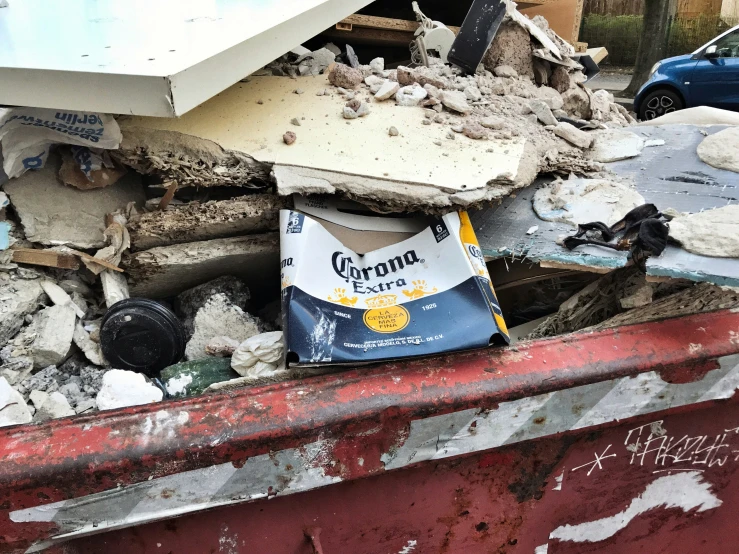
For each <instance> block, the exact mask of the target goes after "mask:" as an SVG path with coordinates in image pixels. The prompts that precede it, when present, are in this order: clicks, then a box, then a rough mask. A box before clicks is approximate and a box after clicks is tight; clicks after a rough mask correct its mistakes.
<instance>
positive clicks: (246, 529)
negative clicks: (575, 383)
mask: <svg viewBox="0 0 739 554" xmlns="http://www.w3.org/2000/svg"><path fill="white" fill-rule="evenodd" d="M737 470H739V401H738V400H737V399H732V400H730V401H728V402H716V403H704V404H702V405H700V407H699V408H697V407H696V406H692V407H688V408H683V409H681V410H671V411H670V412H661V413H658V414H653V415H651V416H642V417H638V418H632V419H630V420H629V421H626V422H622V423H620V424H618V425H615V426H609V427H601V428H597V429H588V430H580V431H573V432H569V433H566V434H564V435H560V436H554V437H552V436H550V437H546V438H542V439H537V440H534V441H528V442H525V443H520V444H516V445H511V446H506V447H502V448H499V449H496V450H493V451H485V452H479V453H476V454H473V455H467V456H463V457H458V458H453V459H448V460H441V461H432V462H426V463H423V464H417V465H414V466H412V467H410V468H406V469H403V470H400V471H396V472H388V473H385V474H381V475H377V476H373V477H369V478H366V479H360V480H355V481H350V482H344V483H340V484H337V485H334V486H331V487H326V488H322V489H317V490H313V491H310V492H304V493H300V494H297V495H295V496H291V497H284V498H274V499H269V500H267V499H265V500H260V501H257V502H253V503H249V504H241V505H234V506H230V507H223V508H218V509H216V510H213V511H210V512H207V513H201V514H197V515H192V516H186V517H183V518H179V519H175V520H170V521H165V522H158V523H153V524H149V525H145V526H141V527H135V528H130V529H125V530H122V531H117V532H112V533H106V534H102V535H97V536H94V537H88V538H85V539H80V540H78V541H75V542H73V543H69V544H67V545H65V552H67V554H84V553H88V552H107V553H108V554H117V553H119V552H120V553H125V552H134V551H135V552H140V553H161V552H231V553H239V552H242V553H246V552H248V553H250V554H263V553H264V554H283V553H284V554H288V553H290V554H310V553H313V552H314V550H313V548H314V546H313V545H317V546H318V547H319V548H320V550H315V551H319V552H323V553H324V554H334V553H347V552H351V553H352V554H377V553H386V552H389V553H399V554H400V553H403V554H409V553H412V552H418V553H424V554H430V553H455V552H458V553H461V552H465V553H488V552H501V553H522V554H523V553H526V554H531V553H536V554H544V553H546V554H560V553H566V554H584V553H590V552H599V553H606V554H627V553H628V554H631V553H634V552H647V553H649V554H658V553H670V554H672V553H675V552H712V553H716V554H733V553H735V552H736V551H737V546H736V545H737V544H739V526H737V525H736V524H735V522H736V516H737V514H738V513H739V474H738V473H737ZM311 535H312V536H313V537H314V539H313V541H311V539H310V538H309V537H310V536H311ZM315 537H317V539H316V538H315Z"/></svg>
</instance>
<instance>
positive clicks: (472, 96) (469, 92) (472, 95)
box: [463, 86, 482, 102]
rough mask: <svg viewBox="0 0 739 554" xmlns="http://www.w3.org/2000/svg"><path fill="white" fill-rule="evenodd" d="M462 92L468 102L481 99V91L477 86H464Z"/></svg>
mask: <svg viewBox="0 0 739 554" xmlns="http://www.w3.org/2000/svg"><path fill="white" fill-rule="evenodd" d="M463 92H464V95H465V96H466V97H467V100H469V101H470V102H479V101H480V100H482V93H481V92H480V89H478V88H477V87H473V86H468V87H465V89H464V91H463Z"/></svg>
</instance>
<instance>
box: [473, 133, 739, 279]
mask: <svg viewBox="0 0 739 554" xmlns="http://www.w3.org/2000/svg"><path fill="white" fill-rule="evenodd" d="M725 128H726V127H725V126H718V125H716V126H711V127H697V126H693V125H662V126H657V127H630V128H629V129H630V130H631V131H633V132H635V133H637V134H639V135H640V136H642V137H643V138H644V139H645V140H649V139H655V140H659V139H661V140H664V141H665V144H664V145H662V146H653V147H648V148H644V150H642V153H641V154H640V155H639V156H637V157H635V158H631V159H628V160H622V161H619V162H614V163H610V164H606V166H605V167H606V168H607V169H608V170H610V171H611V172H612V173H614V174H615V175H616V176H617V177H619V178H621V179H627V180H630V181H631V182H633V183H634V185H635V187H636V190H637V191H639V192H640V193H641V194H642V196H644V199H645V200H646V202H651V203H654V204H655V205H656V206H657V207H658V208H659V209H663V210H664V209H667V208H674V209H676V210H678V211H680V212H693V213H695V212H699V211H701V210H707V209H712V208H719V207H722V206H725V205H727V204H736V203H739V174H737V173H734V172H731V171H725V170H721V169H716V168H713V167H711V166H709V165H707V164H705V163H703V162H702V161H700V160H699V159H698V156H697V154H696V149H697V147H698V144H700V142H701V141H702V140H703V138H704V135H703V133H704V132H705V133H708V134H714V133H717V132H718V131H720V130H722V129H725ZM546 184H547V183H546V181H545V180H543V179H542V180H538V181H537V182H536V183H534V184H533V185H531V186H529V187H526V188H525V189H523V190H521V191H519V192H518V193H517V194H516V196H515V197H514V198H511V197H509V198H506V199H505V200H504V201H503V202H502V204H501V205H500V206H497V207H494V208H488V209H485V210H480V211H477V212H474V213H471V214H470V217H471V219H472V223H473V227H474V228H475V233H476V235H477V238H478V240H479V242H480V247H481V248H482V251H483V254H484V255H485V257H486V258H487V259H497V258H501V257H508V256H515V257H516V258H519V259H520V258H524V257H525V258H527V259H529V260H531V261H534V262H538V263H541V264H542V265H544V266H548V267H568V268H573V269H578V268H579V269H582V270H585V271H594V272H599V273H602V272H607V271H610V270H612V269H616V268H619V267H623V266H624V265H625V264H626V262H627V256H626V253H625V252H615V251H612V250H607V249H605V248H599V247H597V246H591V245H588V246H584V247H579V248H576V249H575V250H572V251H570V250H567V249H566V248H564V247H562V246H559V245H557V244H556V240H557V238H558V237H559V236H563V235H564V236H566V235H571V234H573V233H574V230H575V229H574V227H572V226H570V225H567V224H564V223H553V222H549V221H543V220H541V219H539V218H538V217H537V215H536V213H535V212H534V210H533V207H532V199H533V196H534V193H535V192H536V189H537V188H538V187H541V186H546ZM533 226H538V229H537V230H536V232H534V233H532V234H531V235H528V234H527V233H526V232H527V230H529V229H530V228H531V227H533ZM647 276H648V277H653V278H661V277H669V278H684V279H690V280H693V281H705V282H711V283H716V284H719V285H731V286H739V260H737V259H733V258H711V257H707V256H699V255H697V254H692V253H690V252H687V251H685V250H683V249H681V248H678V247H676V246H671V245H668V247H667V249H666V250H665V251H664V252H663V253H662V255H661V256H659V257H653V258H650V259H649V260H648V261H647Z"/></svg>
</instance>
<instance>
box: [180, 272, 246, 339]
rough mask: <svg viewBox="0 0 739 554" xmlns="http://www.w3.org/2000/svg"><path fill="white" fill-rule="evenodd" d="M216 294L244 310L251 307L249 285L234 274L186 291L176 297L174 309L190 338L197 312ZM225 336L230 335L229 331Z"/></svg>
mask: <svg viewBox="0 0 739 554" xmlns="http://www.w3.org/2000/svg"><path fill="white" fill-rule="evenodd" d="M216 294H221V295H223V296H225V297H226V299H227V300H228V301H229V303H231V304H232V305H234V306H238V307H239V308H241V309H242V310H246V309H247V308H248V307H249V300H250V299H251V292H250V291H249V287H248V286H247V285H246V283H244V281H242V280H241V279H238V278H237V277H234V276H233V275H222V276H221V277H218V278H216V279H213V280H212V281H208V282H207V283H203V284H202V285H198V286H197V287H193V288H191V289H189V290H186V291H184V292H183V293H181V294H180V295H179V296H177V298H176V299H175V302H174V309H175V312H176V313H177V315H178V316H179V317H180V318H181V319H182V324H183V325H184V327H185V332H186V333H187V336H188V338H189V337H190V336H192V333H193V330H194V326H193V320H194V319H195V314H197V313H198V311H199V310H200V309H201V308H203V307H204V306H205V305H206V303H207V302H208V300H210V299H211V298H212V297H213V296H215V295H216ZM225 336H228V333H226V335H225Z"/></svg>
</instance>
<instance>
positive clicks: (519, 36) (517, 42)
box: [482, 20, 534, 77]
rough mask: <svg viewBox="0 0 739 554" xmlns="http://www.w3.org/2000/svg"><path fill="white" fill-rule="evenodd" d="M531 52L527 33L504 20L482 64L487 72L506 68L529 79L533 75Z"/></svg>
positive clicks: (509, 21)
mask: <svg viewBox="0 0 739 554" xmlns="http://www.w3.org/2000/svg"><path fill="white" fill-rule="evenodd" d="M531 50H532V40H531V35H530V34H529V32H528V31H527V30H526V29H524V28H523V27H522V26H521V25H519V24H518V23H516V22H515V21H511V20H505V21H503V23H502V24H501V25H500V28H499V29H498V32H497V33H496V34H495V38H494V39H493V42H492V44H491V45H490V48H488V50H487V52H485V55H484V56H483V59H482V63H483V66H484V67H485V69H487V70H489V71H494V70H495V68H496V67H498V66H508V67H511V68H512V69H514V70H515V71H516V73H517V74H518V75H522V76H523V75H525V76H527V77H531V76H533V75H534V68H533V60H532V55H531Z"/></svg>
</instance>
